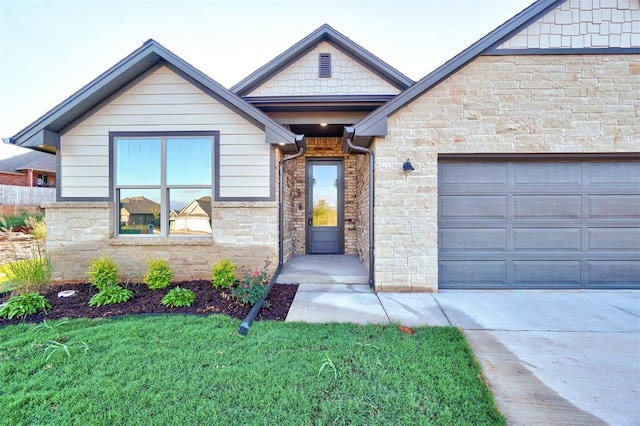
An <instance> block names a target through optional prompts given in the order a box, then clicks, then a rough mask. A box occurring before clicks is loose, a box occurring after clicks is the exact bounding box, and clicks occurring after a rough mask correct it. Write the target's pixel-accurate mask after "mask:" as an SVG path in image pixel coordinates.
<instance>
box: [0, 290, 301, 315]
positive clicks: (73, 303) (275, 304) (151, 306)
mask: <svg viewBox="0 0 640 426" xmlns="http://www.w3.org/2000/svg"><path fill="white" fill-rule="evenodd" d="M176 286H179V287H181V288H189V289H191V290H192V291H193V292H194V293H195V295H196V301H195V303H194V304H193V305H191V306H189V307H186V308H168V307H166V306H164V305H162V304H161V303H160V301H161V300H162V298H163V297H164V295H165V294H167V291H169V290H170V289H171V288H173V287H176ZM128 288H129V289H130V290H133V292H134V296H133V299H132V300H130V301H128V302H125V303H119V304H115V305H110V306H99V307H90V306H89V299H91V296H93V295H94V294H95V293H96V292H97V290H96V288H95V287H93V286H92V285H91V284H88V283H74V284H57V285H54V286H52V287H50V288H49V290H47V291H46V292H44V293H43V294H44V295H45V296H46V298H47V299H48V300H49V302H51V305H52V306H53V307H52V308H51V309H49V310H48V311H47V312H46V313H44V312H41V313H39V314H36V315H30V316H28V317H27V318H26V320H25V321H28V322H41V321H42V320H44V319H46V320H50V319H60V318H102V317H109V316H117V315H135V314H167V313H177V314H191V315H211V314H224V315H228V316H230V317H233V318H238V319H244V318H245V317H246V316H247V314H248V313H249V311H250V310H251V306H248V305H241V304H239V303H238V302H236V300H235V299H234V298H233V297H232V296H231V294H230V291H229V290H219V289H216V288H214V287H213V286H212V285H211V282H210V281H206V280H196V281H183V282H179V283H172V285H171V286H170V287H169V288H167V289H164V290H149V288H148V287H147V286H146V285H145V284H129V285H128ZM297 289H298V285H297V284H274V285H273V287H272V288H271V292H270V293H269V297H268V298H267V301H268V303H265V305H267V306H264V305H263V307H262V309H260V312H258V315H257V317H256V320H274V321H284V319H285V318H286V317H287V313H288V312H289V308H290V307H291V303H292V302H293V298H294V297H295V295H296V291H297ZM62 290H75V291H76V292H77V293H76V295H75V296H73V297H68V298H63V297H58V292H60V291H62ZM6 298H7V296H6V295H4V296H2V295H0V303H1V302H4V301H5V299H6ZM20 321H21V320H20V319H16V318H14V319H13V320H7V319H4V318H3V319H0V326H2V325H6V324H15V323H18V322H20Z"/></svg>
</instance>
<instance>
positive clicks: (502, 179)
mask: <svg viewBox="0 0 640 426" xmlns="http://www.w3.org/2000/svg"><path fill="white" fill-rule="evenodd" d="M440 184H441V185H454V186H469V185H472V186H483V187H484V186H497V187H506V186H507V165H506V164H502V163H455V164H450V165H448V166H447V167H446V168H445V169H444V170H443V171H442V173H440Z"/></svg>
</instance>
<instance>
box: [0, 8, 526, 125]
mask: <svg viewBox="0 0 640 426" xmlns="http://www.w3.org/2000/svg"><path fill="white" fill-rule="evenodd" d="M532 2H533V0H367V1H365V0H329V1H326V0H313V1H309V0H297V1H279V0H270V1H256V0H252V1H245V0H172V1H169V0H128V1H124V0H0V137H1V138H8V137H11V136H13V135H15V134H16V133H18V132H19V131H20V130H22V129H23V128H25V127H26V126H28V125H29V124H31V123H32V122H34V121H36V120H37V119H38V118H39V117H41V116H42V115H43V114H45V113H46V112H47V111H49V110H50V109H52V108H53V107H55V106H56V105H58V104H59V103H60V102H62V101H63V100H65V99H66V98H67V97H69V96H70V95H72V94H73V93H74V92H76V91H77V90H78V89H80V88H81V87H83V86H84V85H86V84H87V83H89V82H90V81H92V80H93V79H94V78H96V77H97V76H98V75H100V74H101V73H103V72H104V71H106V70H107V69H108V68H110V67H111V66H113V65H115V64H116V63H117V62H118V61H120V60H121V59H122V58H124V57H125V56H127V55H128V54H129V53H131V52H132V51H134V50H135V49H137V48H138V47H140V46H141V45H142V44H143V43H144V42H145V41H147V40H148V39H150V38H153V39H154V40H156V41H157V42H159V43H160V44H162V45H163V46H164V47H166V48H167V49H169V50H171V51H172V52H173V53H174V54H176V55H178V56H179V57H181V58H182V59H184V60H185V61H187V62H188V63H190V64H191V65H193V66H194V67H196V68H198V69H199V70H200V71H202V72H204V73H205V74H207V75H209V77H211V78H213V79H214V80H216V81H217V82H218V83H220V84H222V85H223V86H225V87H227V88H229V87H231V86H233V85H234V84H236V83H237V82H239V81H240V80H242V79H243V78H245V77H246V76H248V75H249V74H251V73H252V72H253V71H255V70H256V69H258V68H259V67H261V66H262V65H264V64H265V63H267V62H269V61H270V60H271V59H273V58H274V57H276V56H277V55H279V54H280V53H282V52H284V51H285V50H286V49H288V48H289V47H291V46H292V45H293V44H295V43H296V42H298V41H299V40H301V39H302V38H304V37H305V36H307V35H308V34H309V33H311V32H313V31H314V30H315V29H317V28H318V27H319V26H321V25H322V24H325V23H326V24H329V25H331V26H332V27H333V28H334V29H336V30H337V31H339V32H341V33H342V34H344V35H345V36H347V37H348V38H350V39H351V40H353V41H354V42H355V43H357V44H359V45H360V46H362V47H363V48H365V49H367V50H368V51H369V52H371V53H373V54H374V55H376V56H377V57H379V58H380V59H382V60H383V61H385V62H386V63H388V64H389V65H391V66H393V67H394V68H396V69H397V70H399V71H400V72H402V73H403V74H405V75H406V76H408V77H409V78H411V79H413V80H419V79H420V78H422V77H424V76H425V75H427V74H428V73H429V72H431V71H432V70H434V69H435V68H437V67H438V66H440V65H442V64H443V63H444V62H446V61H447V60H448V59H450V58H451V57H453V56H455V55H456V54H457V53H459V52H460V51H462V50H464V49H465V48H466V47H468V46H469V45H471V44H472V43H473V42H475V41H476V40H478V39H480V38H481V37H482V36H484V35H485V34H487V33H488V32H490V31H491V30H493V29H494V28H496V27H497V26H499V25H500V24H501V23H503V22H504V21H506V20H508V19H509V18H511V17H512V16H513V15H515V14H516V13H518V12H519V11H521V10H522V9H524V8H525V7H527V6H528V5H529V4H531V3H532Z"/></svg>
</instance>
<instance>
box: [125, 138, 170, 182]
mask: <svg viewBox="0 0 640 426" xmlns="http://www.w3.org/2000/svg"><path fill="white" fill-rule="evenodd" d="M160 144H161V140H160V139H117V140H116V150H117V152H118V156H117V157H116V183H117V184H118V185H158V184H159V183H160V170H161V169H160V164H161V163H160V151H161V150H160Z"/></svg>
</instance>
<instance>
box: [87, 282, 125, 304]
mask: <svg viewBox="0 0 640 426" xmlns="http://www.w3.org/2000/svg"><path fill="white" fill-rule="evenodd" d="M132 298H133V291H131V290H129V289H127V288H123V287H120V286H119V285H116V284H112V285H108V286H107V287H105V288H104V290H101V291H100V292H99V293H96V294H94V295H93V296H92V297H91V299H89V306H104V305H115V304H116V303H123V302H126V301H128V300H131V299H132Z"/></svg>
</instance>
